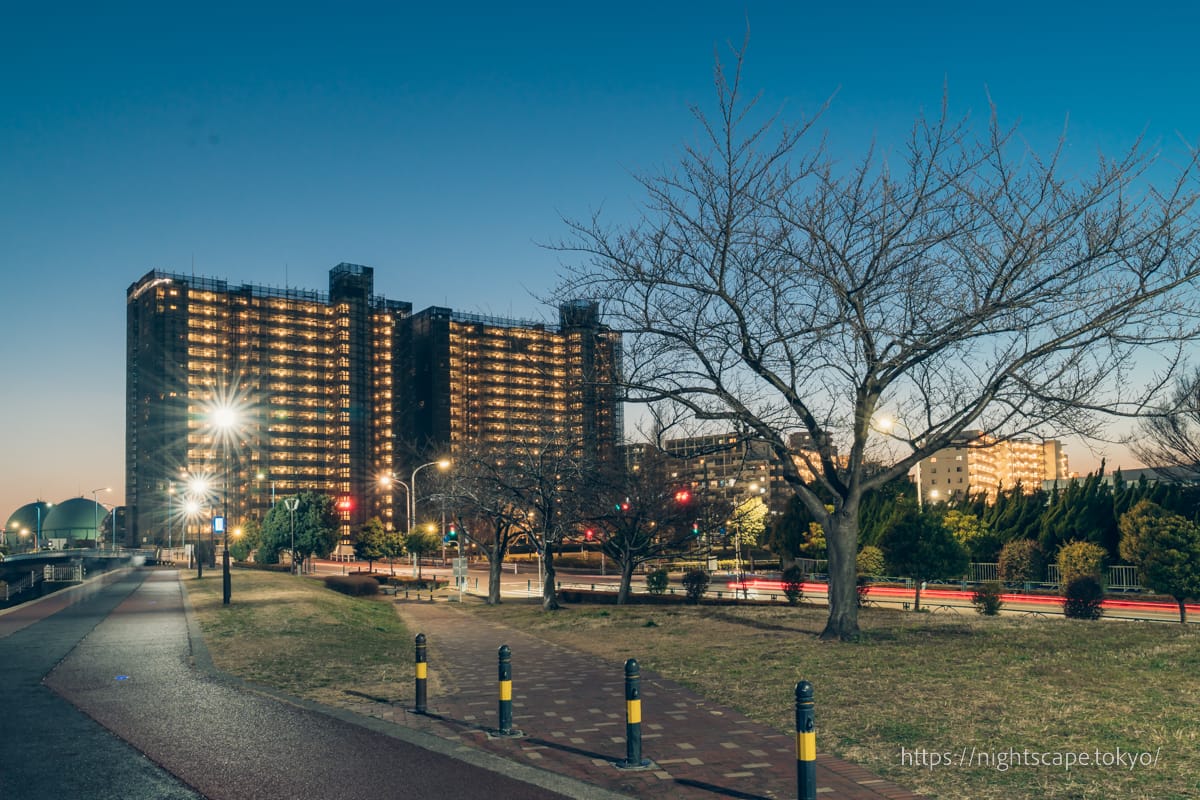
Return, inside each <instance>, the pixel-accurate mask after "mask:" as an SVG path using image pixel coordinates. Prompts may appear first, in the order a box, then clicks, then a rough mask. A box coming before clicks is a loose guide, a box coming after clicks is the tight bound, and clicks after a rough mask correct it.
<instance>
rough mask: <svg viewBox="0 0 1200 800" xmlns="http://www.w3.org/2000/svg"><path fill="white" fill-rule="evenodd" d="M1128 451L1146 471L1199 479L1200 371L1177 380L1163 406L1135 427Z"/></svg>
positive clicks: (1189, 373) (1181, 376)
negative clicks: (1135, 430)
mask: <svg viewBox="0 0 1200 800" xmlns="http://www.w3.org/2000/svg"><path fill="white" fill-rule="evenodd" d="M1129 449H1130V450H1132V451H1133V454H1134V455H1135V456H1137V457H1138V458H1140V459H1141V460H1142V463H1143V464H1145V465H1146V466H1148V467H1154V468H1156V469H1160V470H1163V471H1165V472H1167V473H1170V474H1171V475H1172V476H1174V477H1178V478H1182V479H1185V480H1196V479H1197V478H1200V369H1195V370H1193V371H1191V372H1188V373H1186V374H1182V375H1180V376H1179V377H1178V378H1177V379H1176V381H1175V384H1174V386H1173V387H1172V390H1171V393H1170V395H1169V397H1168V398H1167V402H1166V403H1165V405H1163V406H1161V407H1160V408H1157V409H1155V410H1154V411H1152V412H1150V413H1148V414H1147V415H1146V417H1145V419H1143V420H1142V422H1141V423H1140V424H1139V425H1138V431H1137V435H1135V436H1133V437H1132V438H1131V439H1130V440H1129Z"/></svg>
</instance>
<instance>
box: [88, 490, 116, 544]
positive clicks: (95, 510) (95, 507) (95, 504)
mask: <svg viewBox="0 0 1200 800" xmlns="http://www.w3.org/2000/svg"><path fill="white" fill-rule="evenodd" d="M111 491H112V487H111V486H104V487H101V488H99V489H92V491H91V495H92V515H93V517H94V518H95V520H96V549H97V550H101V549H103V548H102V547H101V546H100V545H101V540H100V501H99V500H98V499H96V495H98V494H99V493H100V492H111ZM116 538H117V520H116V516H115V515H114V517H113V531H112V537H111V539H113V540H114V541H113V542H112V545H113V549H114V550H115V549H116V542H115V540H116Z"/></svg>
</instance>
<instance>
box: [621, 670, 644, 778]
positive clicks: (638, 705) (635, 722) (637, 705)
mask: <svg viewBox="0 0 1200 800" xmlns="http://www.w3.org/2000/svg"><path fill="white" fill-rule="evenodd" d="M641 684H642V678H641V670H640V669H639V667H638V663H637V659H636V658H631V659H629V660H628V661H626V662H625V760H624V761H618V762H617V766H618V767H621V768H622V769H641V768H643V767H648V766H649V765H650V761H649V760H648V759H644V758H642V689H641Z"/></svg>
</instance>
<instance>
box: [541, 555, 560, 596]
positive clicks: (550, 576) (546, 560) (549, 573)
mask: <svg viewBox="0 0 1200 800" xmlns="http://www.w3.org/2000/svg"><path fill="white" fill-rule="evenodd" d="M543 552H544V553H545V555H544V556H542V565H543V566H544V567H545V569H546V580H545V582H544V583H543V584H542V610H543V611H557V610H558V609H559V607H560V606H559V605H558V590H557V589H556V588H555V585H554V578H555V575H554V548H553V547H546V548H544V551H543Z"/></svg>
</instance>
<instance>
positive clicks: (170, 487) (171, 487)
mask: <svg viewBox="0 0 1200 800" xmlns="http://www.w3.org/2000/svg"><path fill="white" fill-rule="evenodd" d="M173 497H175V481H167V549H168V550H171V549H172V545H173V544H174V542H173V541H172V539H171V524H172V522H171V499H172V498H173ZM160 541H161V540H160Z"/></svg>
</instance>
